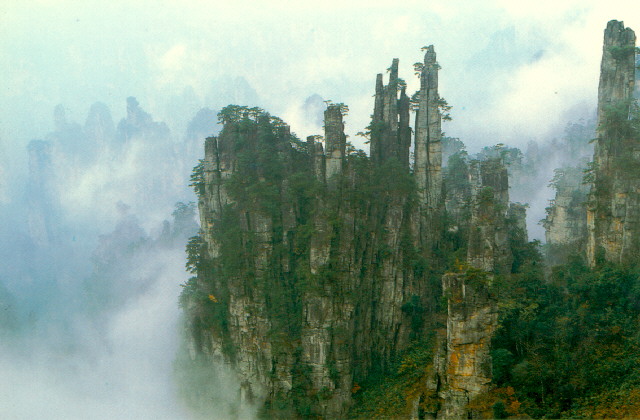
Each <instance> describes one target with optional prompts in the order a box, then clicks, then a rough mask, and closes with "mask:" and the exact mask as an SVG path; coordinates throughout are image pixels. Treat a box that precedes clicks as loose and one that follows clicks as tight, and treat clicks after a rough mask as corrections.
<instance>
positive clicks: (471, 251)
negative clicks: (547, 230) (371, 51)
mask: <svg viewBox="0 0 640 420" xmlns="http://www.w3.org/2000/svg"><path fill="white" fill-rule="evenodd" d="M437 72H438V65H437V63H436V61H435V52H434V50H433V47H429V48H428V49H427V52H426V55H425V61H424V66H423V68H422V75H421V90H420V93H419V101H418V111H417V113H418V114H417V117H416V124H417V129H416V139H415V150H416V155H415V161H414V163H413V168H414V170H413V172H412V171H411V170H410V167H411V165H410V164H409V148H410V140H411V129H410V127H409V99H408V97H407V96H406V93H405V92H404V89H400V93H399V96H398V90H399V89H398V86H399V85H400V81H399V79H398V62H397V60H394V61H393V64H392V66H391V69H390V76H389V84H388V85H387V86H385V85H384V83H383V80H382V76H381V75H379V76H378V78H377V83H376V99H375V110H374V115H373V118H372V124H371V127H370V128H371V157H370V158H369V157H367V156H366V155H364V153H363V152H360V151H354V150H353V148H349V147H347V144H346V138H345V135H344V124H343V112H342V111H343V106H342V105H329V106H328V108H327V110H326V112H325V133H324V142H323V141H322V140H321V138H320V136H310V137H308V138H307V140H306V142H304V143H303V142H301V141H299V140H298V139H297V138H295V136H292V135H291V133H290V131H289V128H288V126H286V124H284V123H283V122H282V121H281V120H279V119H277V118H274V117H271V116H269V115H268V114H266V113H265V112H264V111H262V110H259V109H256V108H251V109H248V108H245V107H238V106H229V107H227V108H225V109H223V110H222V112H221V113H220V119H221V120H222V122H223V123H224V128H223V130H222V132H221V133H220V135H219V136H218V137H210V138H208V139H207V140H206V143H205V159H204V160H203V161H202V163H201V164H200V165H199V166H197V167H196V168H195V172H194V175H193V185H194V186H195V187H196V191H197V192H198V196H199V203H198V205H199V210H200V217H201V227H202V232H201V235H200V236H198V237H194V238H192V240H191V241H190V244H189V247H188V249H189V250H190V254H189V266H190V268H191V269H192V270H194V271H195V272H197V277H194V278H192V279H191V280H190V281H189V282H188V283H187V284H186V285H185V289H184V292H183V295H182V303H183V305H184V307H185V308H186V313H187V316H188V326H189V330H190V333H191V337H192V338H191V341H190V343H191V344H190V345H191V349H192V353H193V355H194V357H204V358H208V359H210V360H218V361H221V362H223V363H226V364H227V365H229V366H231V367H232V368H233V369H234V370H235V371H236V372H237V374H238V378H239V380H240V383H241V384H242V391H241V395H242V397H243V398H244V399H245V400H250V401H256V402H259V403H261V404H262V405H263V414H264V415H265V416H267V417H309V416H320V417H326V418H341V417H345V416H346V415H347V413H348V410H349V407H350V405H351V403H352V392H353V390H354V389H357V388H358V387H359V386H358V385H357V384H358V383H359V382H360V383H362V381H364V380H366V379H367V378H368V377H369V376H370V375H371V374H373V373H387V372H389V369H390V368H391V366H392V362H393V361H394V359H395V358H396V356H398V355H399V354H400V353H402V351H403V350H405V349H407V347H408V346H409V344H410V342H411V340H412V338H416V337H424V336H425V332H426V331H429V330H433V329H434V328H435V326H434V324H435V319H436V316H435V313H436V311H437V309H436V308H437V306H438V305H437V302H438V300H439V299H440V296H441V289H442V288H444V289H445V292H446V293H447V294H448V295H450V296H451V299H450V301H449V320H448V322H447V329H448V332H447V338H446V342H445V341H443V342H442V343H441V344H444V345H443V346H442V348H443V349H444V350H442V351H441V352H440V353H439V354H440V357H439V358H437V360H436V365H437V366H440V367H441V368H437V369H435V371H436V372H438V375H437V376H436V377H434V379H433V381H432V382H433V383H434V384H435V385H434V386H435V389H434V395H435V394H438V395H440V396H441V397H442V398H443V400H444V405H443V407H442V410H440V411H439V412H438V416H440V417H443V416H450V415H457V414H459V413H466V411H465V410H466V408H465V407H466V404H467V403H468V402H469V400H470V399H471V398H473V397H474V396H475V395H477V394H478V393H479V392H482V391H483V390H486V389H487V384H488V382H489V381H490V378H491V371H490V365H491V359H490V357H489V342H490V338H491V334H492V332H493V329H494V328H495V322H496V310H495V303H494V301H493V300H492V298H491V295H490V293H489V291H488V290H489V289H488V287H489V286H488V285H489V284H490V281H491V279H492V278H493V277H492V276H493V274H494V273H506V272H509V270H510V265H511V254H510V251H509V237H508V235H507V231H506V222H505V220H504V219H505V218H506V217H507V213H508V181H507V174H506V170H505V168H504V166H503V165H502V164H501V163H500V162H499V161H494V160H487V161H483V162H474V163H472V165H471V169H469V165H468V163H467V162H466V158H464V157H462V158H461V160H460V161H459V162H458V169H459V170H460V171H461V172H460V173H461V174H462V175H460V174H458V173H455V174H450V178H451V181H450V182H449V186H450V190H451V193H452V195H453V196H455V197H454V198H451V199H448V200H445V197H444V194H443V185H442V183H443V180H442V168H441V162H442V156H441V153H442V152H441V146H440V141H441V135H442V134H441V131H440V118H441V117H440V110H439V107H440V104H441V99H440V97H439V96H438V91H437V87H438V84H437ZM445 202H447V208H448V210H449V212H450V214H451V215H452V216H451V219H452V220H454V222H452V223H449V224H447V223H446V222H445V221H444V219H445V210H444V206H445ZM523 210H524V209H520V208H516V207H514V208H513V209H512V213H513V214H512V217H513V218H514V220H517V221H518V222H517V223H520V224H521V222H522V220H523V215H524V212H523ZM521 219H522V220H521ZM517 223H516V224H517ZM445 226H449V228H450V229H451V230H452V231H455V232H453V233H452V234H453V235H454V236H456V237H461V235H464V236H465V237H464V240H460V241H457V242H456V241H455V240H451V239H448V242H446V244H445V245H446V249H445V247H443V248H441V249H438V244H439V243H440V242H442V243H444V239H443V238H444V237H445V235H443V233H444V232H443V231H444V227H445ZM453 249H457V250H459V251H460V253H462V250H466V249H468V258H467V259H468V260H469V264H470V268H469V269H468V270H466V271H464V272H463V273H462V274H449V275H446V276H445V277H444V280H443V279H442V273H443V272H444V259H445V257H446V252H447V251H449V250H453ZM425 395H426V394H425ZM416 398H417V399H416V400H415V401H413V400H412V402H411V403H412V404H413V405H412V406H413V407H418V406H419V405H420V404H419V403H420V398H421V397H419V396H418V397H416Z"/></svg>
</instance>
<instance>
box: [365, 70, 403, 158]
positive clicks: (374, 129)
mask: <svg viewBox="0 0 640 420" xmlns="http://www.w3.org/2000/svg"><path fill="white" fill-rule="evenodd" d="M398 92H400V97H398ZM409 105H410V101H409V97H408V96H407V94H406V86H404V85H403V83H401V80H400V79H399V78H398V59H397V58H395V59H393V62H392V63H391V67H390V68H389V84H388V85H387V86H384V84H383V81H382V74H378V76H377V78H376V94H375V106H374V110H373V119H372V121H371V160H372V161H373V163H374V164H376V165H380V164H382V163H383V162H384V161H385V160H387V159H396V160H397V161H398V162H400V164H401V165H402V166H404V167H407V168H408V167H409V148H410V147H411V127H410V126H409Z"/></svg>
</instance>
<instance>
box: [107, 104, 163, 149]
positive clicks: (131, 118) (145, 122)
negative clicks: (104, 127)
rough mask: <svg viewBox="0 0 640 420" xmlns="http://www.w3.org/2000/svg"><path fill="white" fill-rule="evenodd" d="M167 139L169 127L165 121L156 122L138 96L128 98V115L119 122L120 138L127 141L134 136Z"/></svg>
mask: <svg viewBox="0 0 640 420" xmlns="http://www.w3.org/2000/svg"><path fill="white" fill-rule="evenodd" d="M136 137H139V138H144V139H162V140H164V139H166V138H168V137H169V128H168V127H167V125H166V124H165V123H163V122H155V121H153V118H152V117H151V115H149V114H148V113H147V112H145V111H144V110H143V109H142V108H141V107H140V103H139V102H138V100H137V99H136V98H134V97H133V96H130V97H128V98H127V117H126V118H124V119H122V120H121V121H120V123H119V124H118V138H119V139H120V140H121V141H123V142H127V141H130V140H131V139H133V138H136Z"/></svg>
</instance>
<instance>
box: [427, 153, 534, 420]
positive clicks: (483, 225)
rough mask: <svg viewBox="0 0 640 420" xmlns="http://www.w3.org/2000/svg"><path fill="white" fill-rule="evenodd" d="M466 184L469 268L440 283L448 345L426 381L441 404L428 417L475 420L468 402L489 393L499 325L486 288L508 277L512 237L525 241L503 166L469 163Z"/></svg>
mask: <svg viewBox="0 0 640 420" xmlns="http://www.w3.org/2000/svg"><path fill="white" fill-rule="evenodd" d="M448 178H451V176H448ZM468 183H469V186H468V189H467V190H468V191H469V193H470V196H471V198H470V203H469V205H470V208H471V209H470V210H471V220H470V222H469V227H468V245H467V262H468V267H466V268H465V267H464V265H463V266H461V269H462V270H461V271H462V272H460V273H448V274H445V275H444V276H443V278H442V289H443V293H444V294H445V296H447V300H448V307H447V323H446V324H447V335H446V344H444V345H441V346H440V347H442V351H440V352H439V353H437V354H436V357H435V361H434V365H435V367H436V369H435V370H434V371H435V373H436V375H437V377H438V378H437V379H435V380H432V381H430V382H431V385H430V386H431V387H433V386H435V389H434V391H435V392H437V394H438V395H439V397H440V398H441V399H442V406H441V407H440V408H439V410H438V411H437V412H435V413H431V414H432V415H433V416H435V417H437V418H442V419H450V418H471V417H473V416H474V413H473V412H471V411H470V409H469V408H468V405H469V403H470V402H471V401H472V400H473V399H474V398H476V397H478V396H480V395H481V394H483V393H485V392H487V391H488V390H489V384H490V382H491V378H492V373H491V364H492V361H491V354H490V351H491V338H492V336H493V333H494V331H495V329H496V327H497V323H498V307H497V300H496V298H495V297H494V296H493V295H492V293H491V290H490V287H491V284H492V282H493V280H494V276H495V275H496V274H502V275H507V274H508V273H510V272H511V263H512V256H511V251H510V245H509V241H510V240H512V239H516V238H513V237H510V234H511V235H514V234H515V235H520V236H521V237H519V238H517V239H518V240H524V241H526V233H523V232H522V231H523V224H524V212H525V208H524V206H522V205H519V204H512V205H511V206H509V181H508V177H507V170H506V167H505V166H504V165H503V164H502V162H501V161H500V160H499V159H489V160H486V161H472V162H471V163H470V165H469V182H468ZM460 184H462V183H460ZM458 190H459V191H465V190H464V189H462V188H458ZM461 201H462V202H465V201H466V200H461ZM508 220H512V224H513V228H512V229H508V226H507V224H508V223H507V221H508ZM524 232H526V228H524ZM523 235H524V237H522V236H523Z"/></svg>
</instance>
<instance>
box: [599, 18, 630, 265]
mask: <svg viewBox="0 0 640 420" xmlns="http://www.w3.org/2000/svg"><path fill="white" fill-rule="evenodd" d="M635 43H636V36H635V34H634V32H633V31H632V30H631V29H629V28H625V27H624V24H623V23H622V22H619V21H615V20H612V21H610V22H609V23H608V25H607V28H606V30H605V32H604V47H603V51H602V62H601V66H600V83H599V86H598V128H597V142H596V146H595V152H594V161H593V164H594V169H593V185H592V187H591V192H590V194H589V203H588V209H587V225H588V242H587V258H588V260H589V263H590V264H591V265H594V264H595V263H596V261H597V260H598V259H599V258H604V259H606V260H608V261H615V262H625V261H630V260H633V259H634V258H637V255H638V252H640V175H639V171H638V168H640V139H639V138H638V133H637V130H635V131H634V130H633V129H632V127H631V123H630V121H629V117H630V107H631V106H632V102H631V99H632V96H633V91H634V84H635V72H636V69H635V54H636V53H635Z"/></svg>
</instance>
